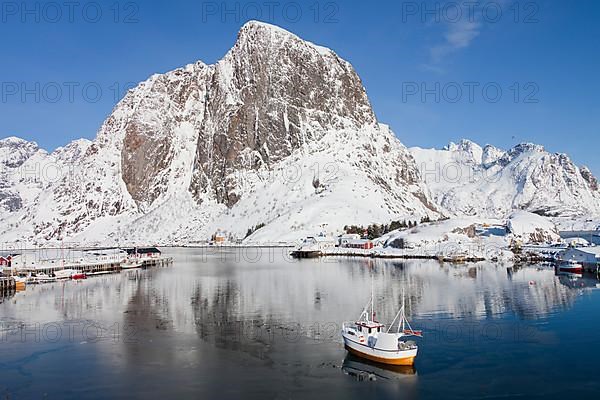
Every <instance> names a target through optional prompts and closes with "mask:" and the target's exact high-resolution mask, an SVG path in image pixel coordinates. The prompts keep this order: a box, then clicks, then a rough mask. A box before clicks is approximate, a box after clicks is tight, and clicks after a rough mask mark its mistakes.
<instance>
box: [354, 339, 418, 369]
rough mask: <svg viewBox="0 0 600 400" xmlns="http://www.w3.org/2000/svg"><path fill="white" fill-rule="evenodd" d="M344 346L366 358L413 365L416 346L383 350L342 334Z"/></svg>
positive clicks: (384, 362)
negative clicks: (407, 348)
mask: <svg viewBox="0 0 600 400" xmlns="http://www.w3.org/2000/svg"><path fill="white" fill-rule="evenodd" d="M342 338H343V339H344V346H345V347H346V349H347V350H348V351H350V352H351V353H353V354H355V355H357V356H359V357H364V358H366V359H368V360H371V361H375V362H379V363H383V364H391V365H413V364H414V363H415V357H417V351H418V349H417V348H414V349H409V350H383V349H378V348H377V347H370V346H368V345H367V344H363V343H360V342H357V341H356V339H357V338H356V337H349V335H345V334H344V335H342Z"/></svg>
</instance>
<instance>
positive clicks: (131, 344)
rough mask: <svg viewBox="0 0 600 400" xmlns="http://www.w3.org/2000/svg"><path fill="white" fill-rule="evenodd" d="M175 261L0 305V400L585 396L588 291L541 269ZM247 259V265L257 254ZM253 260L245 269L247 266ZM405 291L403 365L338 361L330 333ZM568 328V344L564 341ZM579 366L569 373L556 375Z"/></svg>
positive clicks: (384, 313)
mask: <svg viewBox="0 0 600 400" xmlns="http://www.w3.org/2000/svg"><path fill="white" fill-rule="evenodd" d="M248 251H249V250H223V251H222V252H217V251H216V250H214V249H211V250H202V249H185V250H184V249H174V250H167V252H170V253H172V255H173V256H174V257H175V262H174V264H173V266H171V267H168V268H156V269H148V270H135V271H127V272H123V273H121V274H116V275H108V276H103V277H94V278H90V279H88V280H86V281H84V282H81V283H75V282H64V283H54V284H47V285H40V286H35V287H28V288H27V290H26V291H25V292H23V293H17V294H15V295H13V296H11V297H4V298H3V302H2V304H0V310H1V314H0V315H1V320H2V335H3V336H2V340H1V342H0V346H1V348H2V355H3V356H2V359H1V361H0V369H1V372H2V375H3V379H2V380H0V382H1V383H0V395H14V396H21V397H40V396H41V395H44V393H46V394H48V395H50V396H52V397H59V398H81V397H88V398H102V397H109V396H110V397H119V396H122V397H127V396H128V395H135V396H137V397H143V396H148V397H150V396H151V397H157V396H165V397H166V396H169V397H173V396H179V397H191V396H196V397H197V396H198V395H205V396H211V397H213V396H217V395H219V396H220V397H222V398H239V397H241V396H244V397H245V398H264V396H266V397H269V398H271V397H279V398H306V397H315V396H319V397H323V396H334V397H336V398H337V397H341V396H343V397H344V398H361V397H364V396H365V395H369V396H372V395H378V396H380V397H384V398H385V397H394V398H397V397H398V396H401V397H403V398H416V397H421V398H427V397H431V398H440V397H457V398H458V397H460V398H463V397H481V396H486V397H500V396H503V397H504V396H508V397H510V396H537V395H559V394H562V393H575V394H578V395H579V396H583V397H585V396H587V395H589V394H592V393H593V392H594V391H595V390H598V389H599V385H598V382H597V379H596V377H595V373H593V371H595V370H596V369H597V366H596V365H595V360H596V359H597V356H598V354H597V352H598V351H597V350H595V348H596V347H597V346H595V345H594V344H595V343H594V338H593V336H590V335H586V334H583V333H585V332H588V333H589V332H598V331H599V330H598V328H599V327H600V326H599V324H598V322H596V319H595V318H594V316H595V315H597V312H598V309H599V307H598V294H597V292H596V291H595V289H596V286H597V284H598V280H597V279H596V277H595V276H593V275H585V276H583V277H577V278H570V277H567V276H558V275H557V274H556V272H555V270H554V269H553V268H552V267H542V266H523V267H515V266H512V265H500V264H490V263H479V264H464V265H449V264H440V263H438V262H434V261H427V262H423V261H406V262H398V261H390V260H379V259H367V258H356V259H350V258H329V259H321V260H302V261H298V262H292V261H291V260H288V259H287V257H284V256H283V255H282V252H283V250H282V249H262V250H253V251H254V252H255V253H248ZM257 251H260V253H256V252H257ZM249 260H254V261H255V262H250V261H249ZM371 284H372V285H373V287H374V289H375V304H376V311H377V319H379V320H381V321H391V320H392V319H393V317H394V315H395V313H396V312H397V310H398V307H399V305H400V304H401V302H402V292H403V291H404V292H405V299H406V304H407V311H408V314H409V315H410V318H411V321H412V323H413V326H414V327H415V328H417V329H421V328H422V329H424V331H425V337H424V338H423V339H422V340H420V341H419V343H420V344H421V348H420V353H419V357H418V358H417V363H416V366H415V368H414V369H408V370H407V369H398V368H396V369H394V368H389V367H384V366H381V365H377V364H371V363H365V362H363V361H362V360H360V359H357V358H354V357H350V356H347V355H346V352H345V351H344V349H343V346H342V344H341V340H340V338H339V328H340V323H341V322H342V321H344V320H351V319H354V318H356V317H358V314H360V311H361V310H362V308H363V307H364V305H365V303H366V302H367V301H368V298H369V296H370V290H371ZM574 332H576V334H574ZM565 363H577V365H578V366H579V368H578V371H585V370H586V369H587V370H588V371H590V374H589V377H586V376H585V373H584V375H583V376H582V375H581V373H575V371H573V372H569V371H566V372H565V370H564V368H563V365H565Z"/></svg>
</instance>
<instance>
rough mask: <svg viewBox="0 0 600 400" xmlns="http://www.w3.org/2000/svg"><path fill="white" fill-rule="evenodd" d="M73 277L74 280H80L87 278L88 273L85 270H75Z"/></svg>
mask: <svg viewBox="0 0 600 400" xmlns="http://www.w3.org/2000/svg"><path fill="white" fill-rule="evenodd" d="M71 279H72V280H74V281H80V280H82V279H87V275H86V274H85V272H75V273H74V274H73V275H71Z"/></svg>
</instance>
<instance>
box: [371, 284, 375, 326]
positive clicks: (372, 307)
mask: <svg viewBox="0 0 600 400" xmlns="http://www.w3.org/2000/svg"><path fill="white" fill-rule="evenodd" d="M371 321H375V303H374V302H373V273H372V272H371Z"/></svg>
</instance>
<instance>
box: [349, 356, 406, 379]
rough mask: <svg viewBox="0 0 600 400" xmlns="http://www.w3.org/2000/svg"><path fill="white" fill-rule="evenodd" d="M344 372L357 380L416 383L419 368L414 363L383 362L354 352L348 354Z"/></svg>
mask: <svg viewBox="0 0 600 400" xmlns="http://www.w3.org/2000/svg"><path fill="white" fill-rule="evenodd" d="M342 372H344V374H346V375H348V376H351V377H353V378H354V379H356V380H357V381H376V380H386V381H402V382H407V383H408V382H413V383H415V384H416V380H417V370H416V369H415V367H414V366H412V365H390V364H381V363H376V362H373V361H369V360H366V359H364V358H360V357H357V356H355V355H353V354H352V353H348V354H346V358H344V362H343V364H342Z"/></svg>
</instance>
